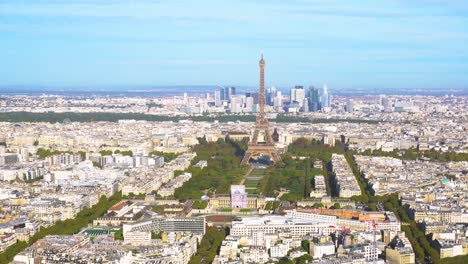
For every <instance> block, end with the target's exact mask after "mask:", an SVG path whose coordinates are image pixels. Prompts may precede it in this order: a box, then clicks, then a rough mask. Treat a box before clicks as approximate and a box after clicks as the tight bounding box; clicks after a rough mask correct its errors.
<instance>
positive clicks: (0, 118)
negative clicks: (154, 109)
mask: <svg viewBox="0 0 468 264" xmlns="http://www.w3.org/2000/svg"><path fill="white" fill-rule="evenodd" d="M125 119H132V120H146V121H159V122H164V121H173V122H178V121H180V120H192V121H194V122H214V121H218V122H221V123H226V122H237V121H241V122H255V120H256V116H255V115H227V114H217V115H205V114H204V115H201V116H189V117H187V116H165V115H149V114H142V113H98V112H91V113H74V112H66V113H55V112H47V113H31V112H6V113H0V122H14V123H16V122H48V123H62V122H69V121H71V122H99V121H107V122H117V121H119V120H125ZM274 121H276V122H278V123H337V122H349V123H377V122H378V121H373V120H364V119H310V118H306V117H298V116H292V115H278V116H277V118H276V119H274Z"/></svg>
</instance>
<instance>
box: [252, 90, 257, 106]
mask: <svg viewBox="0 0 468 264" xmlns="http://www.w3.org/2000/svg"><path fill="white" fill-rule="evenodd" d="M251 96H252V97H253V99H254V104H258V93H252V94H251Z"/></svg>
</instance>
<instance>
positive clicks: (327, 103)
mask: <svg viewBox="0 0 468 264" xmlns="http://www.w3.org/2000/svg"><path fill="white" fill-rule="evenodd" d="M325 107H331V94H330V92H328V87H327V85H326V84H325V85H324V86H323V94H322V108H325Z"/></svg>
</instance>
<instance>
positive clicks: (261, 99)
mask: <svg viewBox="0 0 468 264" xmlns="http://www.w3.org/2000/svg"><path fill="white" fill-rule="evenodd" d="M259 66H260V87H259V93H258V106H259V111H258V113H257V119H256V121H255V130H254V134H253V136H252V141H251V142H250V143H249V147H248V149H247V151H246V152H245V156H244V158H243V159H242V162H241V164H247V163H249V161H250V159H251V158H252V157H254V156H260V155H262V154H263V155H267V156H269V157H270V159H271V160H272V161H273V162H278V161H280V160H281V158H280V156H279V154H278V150H277V149H276V147H275V144H274V143H273V140H272V138H271V134H270V129H269V124H268V119H267V118H266V114H265V60H264V59H263V54H262V58H261V59H260V61H259ZM260 133H263V137H264V142H259V140H258V137H259V134H260Z"/></svg>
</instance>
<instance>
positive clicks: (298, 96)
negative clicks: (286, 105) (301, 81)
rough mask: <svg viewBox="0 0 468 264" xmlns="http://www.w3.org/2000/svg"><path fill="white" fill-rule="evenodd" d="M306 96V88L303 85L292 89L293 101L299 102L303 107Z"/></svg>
mask: <svg viewBox="0 0 468 264" xmlns="http://www.w3.org/2000/svg"><path fill="white" fill-rule="evenodd" d="M304 98H305V90H304V87H303V86H296V87H294V88H293V89H291V103H293V102H297V103H298V104H299V106H300V107H303V104H304Z"/></svg>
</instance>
